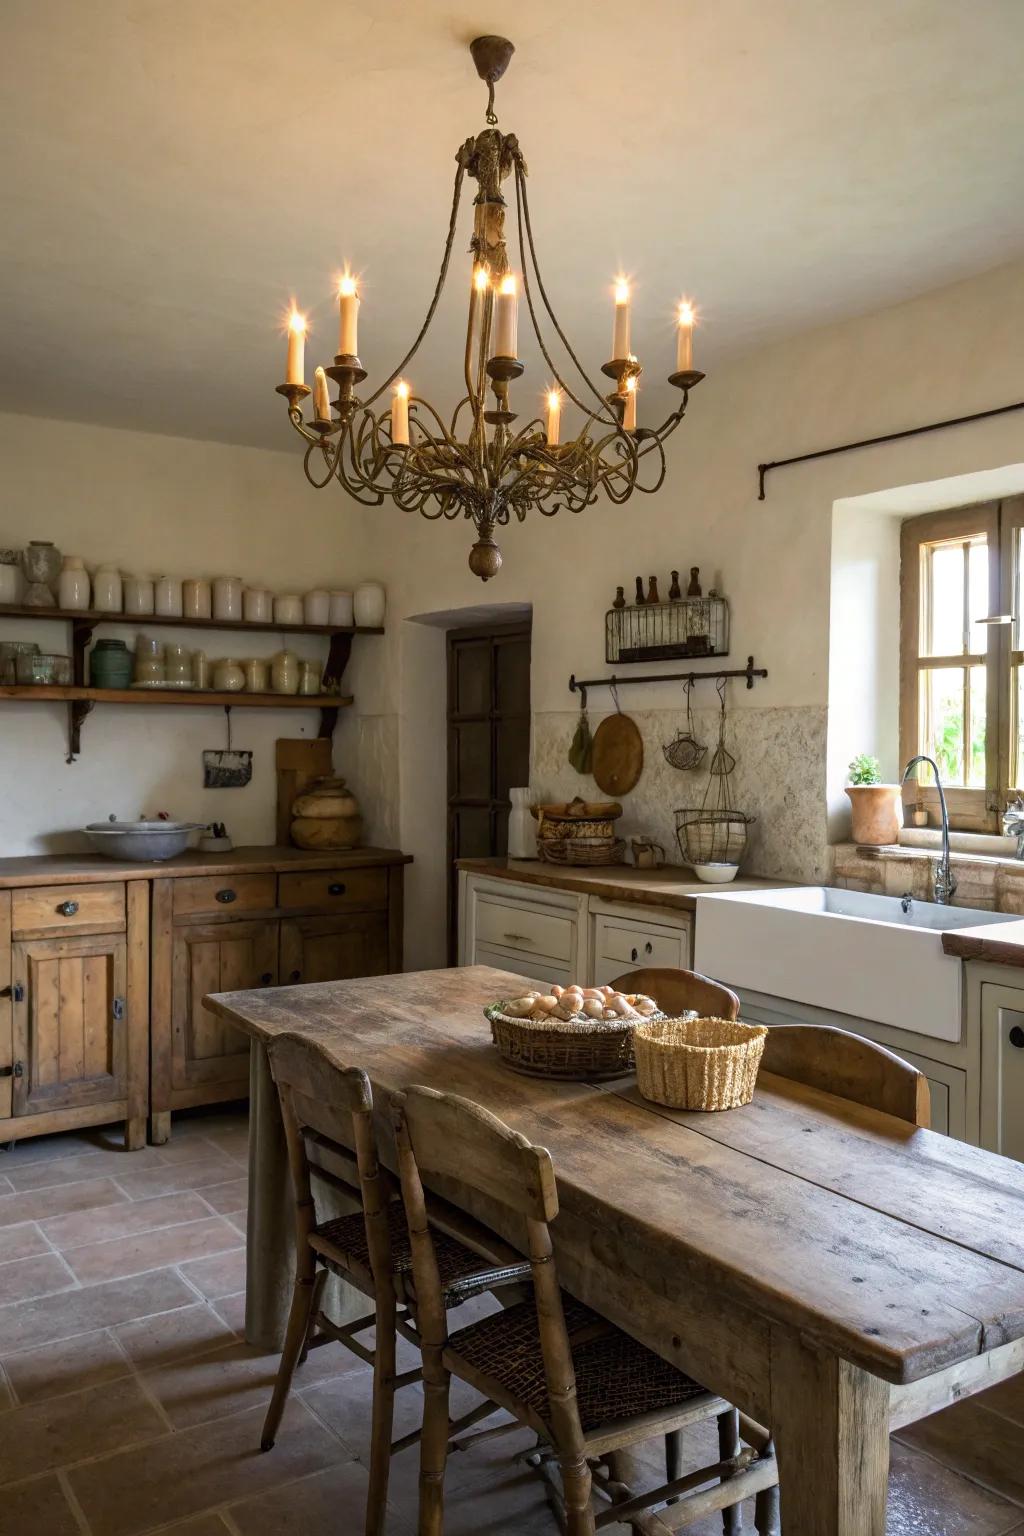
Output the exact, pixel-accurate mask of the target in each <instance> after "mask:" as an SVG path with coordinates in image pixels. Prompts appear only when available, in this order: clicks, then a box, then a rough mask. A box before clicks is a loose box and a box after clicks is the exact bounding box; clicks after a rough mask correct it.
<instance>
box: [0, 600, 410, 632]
mask: <svg viewBox="0 0 1024 1536" xmlns="http://www.w3.org/2000/svg"><path fill="white" fill-rule="evenodd" d="M0 619H63V620H65V622H67V623H69V624H79V625H83V626H86V627H87V628H89V629H95V628H96V627H97V625H99V624H132V625H134V627H135V628H136V629H165V628H166V629H230V630H233V631H234V632H235V634H245V633H249V634H252V635H258V634H271V633H273V634H279V635H382V634H383V633H384V628H383V626H380V627H379V628H378V627H368V626H365V625H359V624H350V625H348V626H347V627H345V628H342V627H340V626H339V625H337V624H275V623H273V622H270V623H267V624H250V623H249V621H248V620H247V619H171V618H163V617H161V616H160V615H159V614H156V613H101V612H100V611H99V610H98V609H95V608H21V607H14V606H12V605H11V604H8V603H0Z"/></svg>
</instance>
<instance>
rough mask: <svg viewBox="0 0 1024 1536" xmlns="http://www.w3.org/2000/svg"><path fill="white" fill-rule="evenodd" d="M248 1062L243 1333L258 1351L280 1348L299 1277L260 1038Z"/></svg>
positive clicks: (277, 1122) (273, 1092)
mask: <svg viewBox="0 0 1024 1536" xmlns="http://www.w3.org/2000/svg"><path fill="white" fill-rule="evenodd" d="M249 1062H250V1065H249V1216H248V1248H247V1251H246V1279H245V1337H246V1340H247V1342H248V1343H250V1344H253V1345H256V1346H257V1348H259V1349H267V1350H278V1349H280V1348H281V1344H282V1341H283V1339H284V1330H285V1324H286V1323H287V1320H288V1306H289V1302H290V1300H291V1292H292V1282H293V1280H294V1278H295V1237H294V1230H293V1225H292V1198H291V1184H290V1176H289V1172H288V1151H287V1148H286V1146H285V1139H284V1126H283V1125H282V1123H281V1106H280V1103H279V1101H278V1097H277V1089H276V1088H275V1087H274V1079H273V1077H272V1076H271V1074H270V1062H269V1060H268V1058H267V1051H266V1047H265V1046H264V1045H263V1043H262V1041H260V1040H253V1042H252V1051H251V1054H250V1058H249Z"/></svg>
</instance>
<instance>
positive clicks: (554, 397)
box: [547, 389, 562, 448]
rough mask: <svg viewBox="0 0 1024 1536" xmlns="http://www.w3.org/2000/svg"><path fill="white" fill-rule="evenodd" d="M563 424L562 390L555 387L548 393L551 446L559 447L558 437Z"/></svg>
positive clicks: (549, 439)
mask: <svg viewBox="0 0 1024 1536" xmlns="http://www.w3.org/2000/svg"><path fill="white" fill-rule="evenodd" d="M561 426H562V392H561V390H558V389H553V390H551V391H550V393H549V394H548V426H547V439H548V447H549V448H557V447H558V438H559V433H560V431H561Z"/></svg>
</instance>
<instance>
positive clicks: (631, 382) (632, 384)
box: [626, 373, 636, 395]
mask: <svg viewBox="0 0 1024 1536" xmlns="http://www.w3.org/2000/svg"><path fill="white" fill-rule="evenodd" d="M635 391H636V374H635V373H631V374H630V376H629V378H628V379H627V380H626V393H627V394H629V395H632V394H634V393H635Z"/></svg>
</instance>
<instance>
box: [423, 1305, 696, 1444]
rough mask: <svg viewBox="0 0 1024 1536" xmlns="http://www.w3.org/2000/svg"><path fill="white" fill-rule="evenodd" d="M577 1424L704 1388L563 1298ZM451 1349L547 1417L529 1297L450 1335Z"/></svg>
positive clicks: (656, 1405) (671, 1401)
mask: <svg viewBox="0 0 1024 1536" xmlns="http://www.w3.org/2000/svg"><path fill="white" fill-rule="evenodd" d="M563 1307H564V1310H565V1322H566V1328H567V1330H568V1333H569V1343H570V1345H571V1348H572V1363H573V1369H574V1371H575V1373H576V1401H577V1404H578V1407H579V1415H580V1423H581V1425H582V1427H583V1429H584V1431H587V1430H591V1429H596V1428H597V1427H598V1426H599V1425H601V1424H608V1423H611V1422H614V1421H616V1420H618V1419H627V1418H632V1417H633V1416H634V1415H636V1414H641V1413H650V1412H652V1411H656V1410H658V1409H661V1408H671V1407H673V1406H674V1405H675V1404H678V1403H683V1402H686V1401H687V1400H688V1399H690V1398H694V1397H698V1396H700V1395H701V1394H703V1393H704V1388H703V1387H702V1386H700V1385H699V1383H698V1382H696V1381H693V1380H692V1379H691V1378H690V1377H689V1376H686V1375H684V1374H683V1372H682V1371H677V1370H676V1368H675V1367H674V1366H672V1365H670V1364H669V1363H668V1361H667V1360H662V1359H661V1357H660V1356H658V1355H655V1354H653V1353H652V1352H651V1351H650V1350H649V1349H645V1348H644V1347H643V1345H642V1344H637V1343H636V1341H635V1340H634V1339H631V1338H630V1337H629V1335H628V1334H625V1333H623V1332H621V1330H620V1329H618V1328H616V1327H614V1326H613V1325H612V1324H611V1323H609V1322H606V1321H605V1319H604V1318H602V1317H599V1316H598V1315H597V1313H595V1312H591V1311H590V1310H589V1308H587V1307H584V1306H581V1305H580V1303H579V1302H577V1301H573V1300H572V1299H571V1298H569V1297H564V1298H563ZM446 1354H451V1355H452V1356H453V1357H454V1356H457V1357H458V1359H459V1360H460V1361H464V1362H465V1363H466V1364H467V1365H470V1366H472V1368H473V1369H474V1371H476V1372H478V1373H479V1375H480V1376H483V1377H489V1378H491V1380H493V1382H494V1384H495V1387H496V1388H500V1389H501V1390H503V1391H504V1392H506V1393H508V1394H509V1395H510V1396H512V1397H515V1398H517V1399H518V1400H519V1401H520V1402H521V1403H523V1404H525V1406H526V1407H527V1408H529V1409H530V1410H531V1412H532V1413H534V1414H536V1416H537V1417H538V1418H539V1419H541V1420H543V1422H544V1423H545V1424H547V1423H549V1422H550V1411H549V1407H548V1392H547V1386H546V1384H545V1379H544V1357H543V1355H542V1353H541V1347H540V1329H539V1327H538V1324H537V1309H536V1307H535V1305H534V1303H533V1301H532V1300H530V1301H524V1302H521V1303H520V1304H519V1305H517V1306H514V1307H509V1308H508V1309H507V1310H506V1311H502V1312H497V1313H495V1314H493V1315H492V1316H490V1317H484V1318H481V1319H480V1321H479V1322H476V1323H471V1324H470V1325H469V1327H467V1328H460V1329H459V1331H458V1332H457V1333H453V1334H451V1335H450V1337H449V1341H448V1349H447V1350H446Z"/></svg>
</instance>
